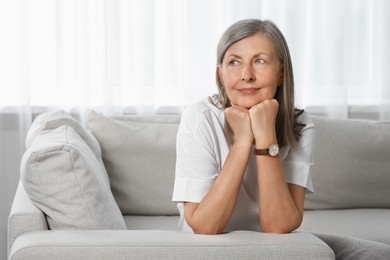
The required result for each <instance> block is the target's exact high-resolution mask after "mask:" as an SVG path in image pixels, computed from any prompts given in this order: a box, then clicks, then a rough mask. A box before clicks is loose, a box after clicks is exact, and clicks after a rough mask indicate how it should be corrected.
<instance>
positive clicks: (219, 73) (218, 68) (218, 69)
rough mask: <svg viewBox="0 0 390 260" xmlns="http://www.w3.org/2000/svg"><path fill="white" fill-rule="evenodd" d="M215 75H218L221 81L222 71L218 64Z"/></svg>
mask: <svg viewBox="0 0 390 260" xmlns="http://www.w3.org/2000/svg"><path fill="white" fill-rule="evenodd" d="M217 76H218V78H219V80H220V81H221V77H222V71H221V66H220V65H218V66H217Z"/></svg>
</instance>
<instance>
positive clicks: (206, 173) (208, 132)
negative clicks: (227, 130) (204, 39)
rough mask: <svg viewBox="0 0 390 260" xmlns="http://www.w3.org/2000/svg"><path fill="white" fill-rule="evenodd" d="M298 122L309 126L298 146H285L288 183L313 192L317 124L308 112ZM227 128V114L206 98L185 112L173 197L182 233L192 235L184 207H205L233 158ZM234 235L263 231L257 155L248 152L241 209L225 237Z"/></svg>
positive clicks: (241, 191)
mask: <svg viewBox="0 0 390 260" xmlns="http://www.w3.org/2000/svg"><path fill="white" fill-rule="evenodd" d="M298 121H299V122H300V123H303V124H305V125H306V126H305V127H304V128H303V129H302V133H301V137H300V139H299V143H298V147H297V148H295V149H290V147H287V146H286V147H282V148H281V149H280V158H281V160H282V164H283V169H284V175H285V179H286V181H287V183H293V184H297V185H300V186H302V187H305V188H306V189H307V191H309V192H313V184H312V181H311V176H310V168H311V166H312V165H313V158H312V150H313V141H314V130H315V129H314V124H313V122H312V121H311V120H310V118H309V117H308V115H307V114H306V113H305V112H304V113H303V114H302V115H301V116H300V117H299V118H298ZM224 124H225V119H224V112H223V110H221V109H219V108H217V107H216V106H214V105H213V104H211V103H210V102H209V100H208V99H205V100H202V101H199V102H197V103H195V104H193V105H191V106H189V107H187V108H186V109H185V111H184V112H183V115H182V118H181V123H180V127H179V131H178V134H177V144H176V146H177V160H176V177H175V186H174V191H173V197H172V200H173V201H176V202H178V209H179V212H180V222H179V228H180V229H181V230H183V231H189V232H192V229H191V228H190V227H189V226H188V225H187V223H186V221H185V218H184V213H183V202H185V201H186V202H194V203H200V202H201V200H202V199H203V197H204V196H205V195H206V194H207V192H208V191H209V190H210V188H211V186H212V185H213V183H214V181H215V180H216V178H217V177H218V174H219V172H220V171H221V169H222V166H223V165H224V163H225V159H226V157H227V155H228V153H229V144H228V142H227V140H226V138H225V135H224ZM252 149H254V147H252ZM233 230H254V231H260V224H259V207H258V186H257V162H256V156H255V154H254V151H253V152H251V153H250V157H249V162H248V166H247V169H246V172H245V175H244V179H243V182H242V184H241V189H240V192H239V195H238V200H237V204H236V207H235V210H234V212H233V215H232V219H231V221H230V223H229V225H228V226H227V228H226V229H225V232H228V231H233Z"/></svg>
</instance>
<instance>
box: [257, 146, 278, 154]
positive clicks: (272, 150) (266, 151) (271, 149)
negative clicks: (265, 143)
mask: <svg viewBox="0 0 390 260" xmlns="http://www.w3.org/2000/svg"><path fill="white" fill-rule="evenodd" d="M255 154H256V155H269V156H272V157H275V156H277V155H278V154H279V145H278V144H271V145H270V146H269V147H268V148H266V149H255Z"/></svg>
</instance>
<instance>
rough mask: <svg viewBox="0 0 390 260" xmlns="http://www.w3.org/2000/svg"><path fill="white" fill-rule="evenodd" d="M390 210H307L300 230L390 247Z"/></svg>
mask: <svg viewBox="0 0 390 260" xmlns="http://www.w3.org/2000/svg"><path fill="white" fill-rule="evenodd" d="M389 220H390V209H372V208H370V209H344V210H305V214H304V218H303V222H302V225H301V227H300V228H299V230H301V231H304V232H310V233H323V234H332V235H340V236H352V237H357V238H362V239H367V240H372V241H377V242H382V243H386V244H389V245H390V221H389Z"/></svg>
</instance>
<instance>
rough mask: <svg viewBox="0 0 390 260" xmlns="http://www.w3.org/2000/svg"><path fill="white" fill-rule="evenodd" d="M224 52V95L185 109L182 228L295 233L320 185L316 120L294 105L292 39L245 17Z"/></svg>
mask: <svg viewBox="0 0 390 260" xmlns="http://www.w3.org/2000/svg"><path fill="white" fill-rule="evenodd" d="M217 55H218V57H217V61H218V64H217V72H216V74H217V75H216V76H217V84H218V90H219V95H215V96H213V97H212V98H210V99H209V100H203V101H200V102H198V103H196V104H194V105H192V106H190V107H189V108H188V109H186V111H185V112H184V113H183V117H182V123H181V125H180V129H179V133H178V139H177V165H176V180H175V190H174V196H173V200H175V201H178V202H179V210H180V213H181V226H182V228H183V229H185V230H192V231H193V232H195V233H201V234H218V233H222V232H226V231H230V230H237V229H241V230H242V229H246V230H258V231H263V232H272V233H288V232H291V231H293V230H295V229H296V228H298V227H299V226H300V224H301V222H302V216H303V203H304V196H305V190H306V189H308V190H309V191H312V189H313V188H312V184H311V179H310V172H309V170H310V166H311V165H312V144H313V136H314V125H313V123H312V122H311V121H310V119H309V118H308V117H307V115H306V114H305V113H303V112H302V111H300V110H296V109H294V85H293V73H292V65H291V58H290V54H289V50H288V46H287V43H286V41H285V39H284V37H283V35H282V33H281V32H280V31H279V29H278V28H277V27H276V26H275V25H274V24H273V23H272V22H270V21H260V20H243V21H239V22H237V23H235V24H234V25H232V26H231V27H230V28H228V29H227V30H226V32H225V33H224V35H223V36H222V38H221V40H220V42H219V44H218V50H217ZM225 120H226V123H225ZM225 126H226V127H225ZM269 147H272V149H271V150H269V152H270V153H269V154H268V152H267V149H268V148H269ZM279 147H280V152H279V151H278V150H279V149H278V148H279ZM255 152H257V155H255Z"/></svg>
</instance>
